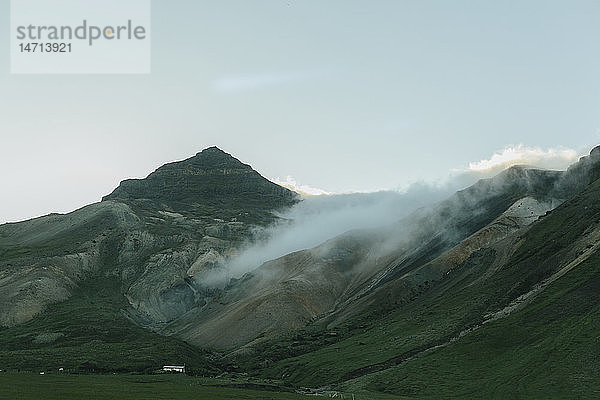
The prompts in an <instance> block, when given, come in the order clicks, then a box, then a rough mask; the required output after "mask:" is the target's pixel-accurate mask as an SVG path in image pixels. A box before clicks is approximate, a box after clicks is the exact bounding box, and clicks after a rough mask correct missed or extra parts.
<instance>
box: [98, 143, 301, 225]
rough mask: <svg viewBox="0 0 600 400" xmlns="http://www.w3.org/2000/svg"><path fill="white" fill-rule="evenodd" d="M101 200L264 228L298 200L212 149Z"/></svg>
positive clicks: (124, 185)
mask: <svg viewBox="0 0 600 400" xmlns="http://www.w3.org/2000/svg"><path fill="white" fill-rule="evenodd" d="M102 200H103V201H110V200H112V201H118V202H122V203H125V204H128V205H130V206H131V207H132V208H134V209H135V210H140V211H142V212H148V211H154V210H163V211H166V212H176V213H181V214H183V215H185V216H187V217H210V216H215V215H218V216H220V217H221V219H224V220H226V221H229V220H231V219H232V218H235V219H236V220H240V221H245V222H249V223H250V222H252V223H264V222H265V219H266V220H268V221H271V220H272V216H271V214H270V212H271V211H272V210H274V209H278V208H283V207H289V206H291V205H293V204H295V203H296V202H297V201H298V196H297V195H296V193H294V192H292V191H290V190H288V189H285V188H283V187H281V186H279V185H276V184H275V183H273V182H271V181H269V180H267V179H265V178H263V177H262V176H261V175H260V174H259V173H258V172H256V171H255V170H253V169H252V167H250V166H249V165H247V164H243V163H242V162H240V161H239V160H238V159H236V158H234V157H232V156H231V155H230V154H227V153H225V152H224V151H222V150H221V149H219V148H217V147H209V148H207V149H205V150H203V151H202V152H200V153H198V154H196V156H194V157H191V158H188V159H187V160H183V161H178V162H174V163H170V164H166V165H163V166H162V167H160V168H158V169H157V170H156V171H154V172H153V173H151V174H150V175H148V177H146V178H145V179H128V180H125V181H123V182H121V184H120V185H119V187H118V188H116V189H115V190H114V191H113V192H112V193H111V194H109V195H107V196H105V197H104V198H103V199H102Z"/></svg>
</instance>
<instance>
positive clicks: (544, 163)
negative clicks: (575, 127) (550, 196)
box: [468, 144, 580, 172]
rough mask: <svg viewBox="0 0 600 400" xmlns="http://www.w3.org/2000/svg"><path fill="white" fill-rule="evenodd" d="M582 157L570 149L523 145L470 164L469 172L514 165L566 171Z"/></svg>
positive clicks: (495, 169) (499, 168)
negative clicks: (545, 148)
mask: <svg viewBox="0 0 600 400" xmlns="http://www.w3.org/2000/svg"><path fill="white" fill-rule="evenodd" d="M579 157H580V155H579V154H578V153H577V151H575V150H572V149H568V148H562V147H560V148H550V149H547V150H544V149H541V148H540V147H527V146H524V145H522V144H519V145H517V146H508V147H506V148H504V149H503V150H502V151H499V152H496V153H494V154H493V155H492V156H491V157H490V158H489V159H487V160H480V161H474V162H471V163H469V169H468V170H469V171H477V172H484V171H497V170H503V169H505V168H508V167H511V166H513V165H530V166H535V167H539V168H545V169H559V170H563V169H566V168H567V167H568V166H569V165H571V164H573V163H574V162H576V161H577V159H578V158H579Z"/></svg>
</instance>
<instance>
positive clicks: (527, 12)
mask: <svg viewBox="0 0 600 400" xmlns="http://www.w3.org/2000/svg"><path fill="white" fill-rule="evenodd" d="M9 15H10V14H9V1H8V0H0V32H3V34H2V35H0V47H1V48H2V50H1V51H0V139H1V143H0V152H1V158H0V182H1V187H2V189H1V191H0V223H1V222H5V221H15V220H20V219H25V218H30V217H34V216H38V215H42V214H45V213H48V212H52V211H57V212H66V211H71V210H73V209H75V208H78V207H80V206H83V205H85V204H88V203H91V202H95V201H98V200H100V198H101V196H102V195H105V194H107V193H109V192H110V191H111V190H112V189H113V188H114V187H115V186H116V185H118V183H119V181H120V180H122V179H125V178H129V177H144V176H146V175H147V174H148V173H150V172H151V171H153V170H154V169H156V168H157V167H158V166H160V165H162V164H164V163H166V162H169V161H172V160H177V159H183V158H187V157H189V156H192V155H194V154H195V153H196V152H198V151H200V150H202V149H203V148H206V147H208V146H212V145H217V146H219V147H220V148H222V149H223V150H225V151H227V152H229V153H231V154H233V155H235V156H236V157H237V158H239V159H240V160H242V161H244V162H246V163H249V164H251V165H252V166H253V167H254V168H255V169H256V170H258V171H259V172H261V173H262V174H263V175H264V176H266V177H268V178H271V179H276V178H279V181H290V182H297V183H298V184H299V185H303V187H304V188H307V187H308V188H309V189H310V188H317V189H320V190H322V191H325V192H336V193H339V192H348V191H372V190H377V189H390V188H398V187H405V186H406V185H407V184H408V183H411V182H415V181H419V180H425V181H430V180H436V179H442V178H443V177H445V176H446V175H447V174H448V173H449V172H450V171H453V170H457V169H458V170H460V169H469V168H471V169H478V168H479V169H480V168H486V167H488V166H489V165H490V163H492V164H493V163H496V162H503V160H504V161H505V160H506V159H511V157H512V159H515V158H519V157H521V155H523V154H524V156H523V157H530V156H531V157H534V159H536V160H539V159H541V160H543V161H544V162H545V163H546V164H545V165H546V166H550V167H552V166H555V165H556V166H558V167H560V166H564V165H567V164H568V163H569V162H572V161H574V160H575V159H576V158H577V156H578V154H580V153H582V152H587V151H589V147H590V146H592V145H594V144H596V143H598V142H600V2H599V1H577V0H565V1H549V0H543V1H518V2H517V1H459V0H456V1H446V0H444V1H400V0H393V1H383V0H379V1H374V0H362V1H350V0H339V1H335V0H302V1H293V0H288V1H285V0H270V1H257V0H239V1H226V0H219V1H199V0H193V1H192V0H190V1H184V0H169V1H166V0H164V1H163V0H154V1H153V21H152V57H153V58H152V74H150V75H79V76H76V75H11V74H10V73H9V70H10V60H9V50H8V49H9V36H8V32H9V23H10V21H9ZM519 145H521V146H519ZM494 154H495V155H494ZM494 157H495V158H494ZM536 157H537V158H536ZM494 160H495V161H494ZM486 163H487V164H486ZM288 176H290V177H292V178H289V179H288V178H287V177H288Z"/></svg>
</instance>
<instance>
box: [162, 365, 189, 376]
mask: <svg viewBox="0 0 600 400" xmlns="http://www.w3.org/2000/svg"><path fill="white" fill-rule="evenodd" d="M163 371H165V372H179V373H181V374H185V365H165V366H164V367H163Z"/></svg>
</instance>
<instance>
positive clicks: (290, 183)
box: [271, 175, 332, 196]
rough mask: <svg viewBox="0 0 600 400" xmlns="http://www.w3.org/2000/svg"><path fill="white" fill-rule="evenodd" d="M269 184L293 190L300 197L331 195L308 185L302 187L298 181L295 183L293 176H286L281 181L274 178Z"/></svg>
mask: <svg viewBox="0 0 600 400" xmlns="http://www.w3.org/2000/svg"><path fill="white" fill-rule="evenodd" d="M271 182H273V183H276V184H278V185H280V186H283V187H285V188H288V189H290V190H293V191H294V192H296V193H299V194H301V195H308V196H320V195H326V194H332V193H331V192H327V191H325V190H323V189H318V188H314V187H312V186H309V185H302V184H300V183H298V181H296V179H295V178H294V177H293V176H290V175H288V176H286V177H285V180H282V179H280V178H279V177H275V178H274V179H271Z"/></svg>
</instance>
